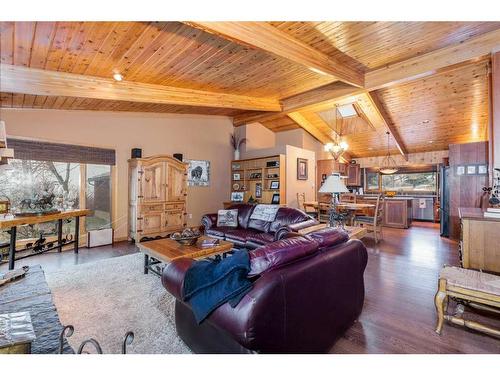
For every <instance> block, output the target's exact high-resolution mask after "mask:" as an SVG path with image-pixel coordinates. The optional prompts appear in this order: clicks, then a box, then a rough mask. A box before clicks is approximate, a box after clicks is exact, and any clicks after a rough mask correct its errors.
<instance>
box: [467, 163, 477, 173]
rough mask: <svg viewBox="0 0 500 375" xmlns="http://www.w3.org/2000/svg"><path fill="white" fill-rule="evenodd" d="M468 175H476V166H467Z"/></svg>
mask: <svg viewBox="0 0 500 375" xmlns="http://www.w3.org/2000/svg"><path fill="white" fill-rule="evenodd" d="M467 174H476V166H475V165H468V166H467Z"/></svg>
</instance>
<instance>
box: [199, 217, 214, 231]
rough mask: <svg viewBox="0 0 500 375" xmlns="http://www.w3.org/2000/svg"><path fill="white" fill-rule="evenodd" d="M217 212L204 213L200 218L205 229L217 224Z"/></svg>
mask: <svg viewBox="0 0 500 375" xmlns="http://www.w3.org/2000/svg"><path fill="white" fill-rule="evenodd" d="M217 217H218V215H217V214H206V215H204V216H203V217H202V218H201V225H203V226H204V227H205V231H206V230H207V229H210V228H212V227H216V226H217Z"/></svg>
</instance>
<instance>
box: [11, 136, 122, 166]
mask: <svg viewBox="0 0 500 375" xmlns="http://www.w3.org/2000/svg"><path fill="white" fill-rule="evenodd" d="M7 144H8V145H9V148H13V149H14V158H15V159H23V160H39V161H54V162H66V163H82V164H106V165H115V164H116V156H115V150H112V149H108V148H98V147H86V146H77V145H68V144H63V143H51V142H41V141H31V140H24V139H16V138H8V139H7Z"/></svg>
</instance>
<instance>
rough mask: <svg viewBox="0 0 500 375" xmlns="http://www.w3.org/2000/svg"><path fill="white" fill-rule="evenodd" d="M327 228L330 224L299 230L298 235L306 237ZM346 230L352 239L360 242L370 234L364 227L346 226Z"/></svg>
mask: <svg viewBox="0 0 500 375" xmlns="http://www.w3.org/2000/svg"><path fill="white" fill-rule="evenodd" d="M327 227H328V224H318V225H313V226H310V227H307V228H304V229H301V230H299V231H298V233H299V234H301V235H306V234H309V233H311V232H315V231H317V230H320V229H323V228H327ZM344 229H345V230H346V232H347V233H348V234H349V238H350V239H357V240H360V239H362V238H363V237H364V236H366V234H367V233H368V230H367V229H366V228H362V227H353V226H348V225H345V226H344Z"/></svg>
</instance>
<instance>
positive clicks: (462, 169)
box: [456, 165, 465, 176]
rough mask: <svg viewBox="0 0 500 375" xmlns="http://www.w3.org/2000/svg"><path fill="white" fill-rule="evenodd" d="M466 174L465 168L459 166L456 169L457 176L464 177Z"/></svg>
mask: <svg viewBox="0 0 500 375" xmlns="http://www.w3.org/2000/svg"><path fill="white" fill-rule="evenodd" d="M464 174H465V167H464V166H463V165H459V166H458V167H457V169H456V175H457V176H463V175H464Z"/></svg>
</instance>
